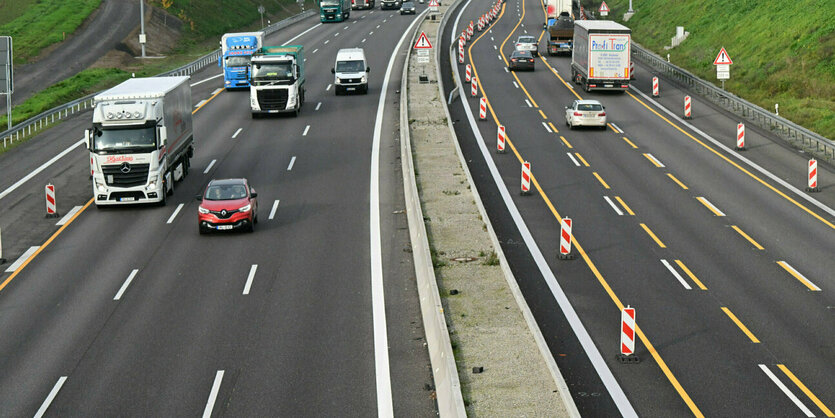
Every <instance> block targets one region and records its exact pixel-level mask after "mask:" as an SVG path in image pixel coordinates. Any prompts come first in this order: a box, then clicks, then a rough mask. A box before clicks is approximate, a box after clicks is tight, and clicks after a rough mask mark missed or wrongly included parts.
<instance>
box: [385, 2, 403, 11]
mask: <svg viewBox="0 0 835 418" xmlns="http://www.w3.org/2000/svg"><path fill="white" fill-rule="evenodd" d="M400 3H401V2H400V0H382V1H381V2H380V10H386V9H398V8H400Z"/></svg>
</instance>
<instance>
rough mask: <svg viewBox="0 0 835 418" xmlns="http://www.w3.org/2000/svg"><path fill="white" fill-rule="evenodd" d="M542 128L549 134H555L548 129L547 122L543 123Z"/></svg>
mask: <svg viewBox="0 0 835 418" xmlns="http://www.w3.org/2000/svg"><path fill="white" fill-rule="evenodd" d="M542 127H543V128H545V130H546V131H548V133H549V134H552V133H554V131H552V130H551V128H550V127H548V124H546V123H545V122H542Z"/></svg>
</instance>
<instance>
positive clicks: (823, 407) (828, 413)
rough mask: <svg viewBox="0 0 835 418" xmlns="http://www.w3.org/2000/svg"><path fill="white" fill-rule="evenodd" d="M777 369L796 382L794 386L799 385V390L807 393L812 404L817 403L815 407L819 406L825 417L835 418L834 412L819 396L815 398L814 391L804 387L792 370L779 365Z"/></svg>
mask: <svg viewBox="0 0 835 418" xmlns="http://www.w3.org/2000/svg"><path fill="white" fill-rule="evenodd" d="M777 368H778V369H780V370H782V371H783V373H784V374H785V375H786V376H788V378H789V379H791V381H792V382H794V384H795V385H797V387H798V388H799V389H800V390H801V391H802V392H803V393H805V394H806V396H808V397H809V399H811V400H812V402H814V403H815V405H817V406H818V408H820V410H821V411H822V412H823V413H824V415H826V416H828V417H835V414H833V413H832V410H830V409H829V408H827V407H826V405H824V403H823V402H821V400H820V399H818V397H817V396H815V394H814V393H812V391H811V390H809V388H807V387H806V385H804V384H803V382H801V381H800V379H798V378H797V376H795V375H794V373H792V372H791V370H789V369H788V368H787V367H786V366H785V365H783V364H778V365H777Z"/></svg>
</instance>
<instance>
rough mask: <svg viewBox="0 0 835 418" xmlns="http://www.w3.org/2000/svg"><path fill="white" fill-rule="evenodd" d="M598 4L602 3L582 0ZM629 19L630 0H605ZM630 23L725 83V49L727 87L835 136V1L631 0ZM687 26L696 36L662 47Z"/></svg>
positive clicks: (673, 56) (657, 47)
mask: <svg viewBox="0 0 835 418" xmlns="http://www.w3.org/2000/svg"><path fill="white" fill-rule="evenodd" d="M582 3H583V5H584V7H586V8H588V9H589V10H595V11H596V10H597V9H598V8H599V7H600V1H599V0H595V1H588V0H582ZM606 4H607V5H609V8H610V9H611V10H612V12H611V13H610V15H609V16H610V17H611V18H614V19H615V20H617V21H620V22H622V23H623V20H622V18H623V13H624V12H626V10H627V9H628V8H629V0H607V1H606ZM633 8H634V9H635V11H636V13H635V15H634V16H633V17H632V18H631V19H630V20H629V22H625V23H624V24H625V25H627V26H629V27H630V28H632V32H633V37H634V39H635V41H636V42H638V43H639V44H641V45H643V46H644V47H647V48H650V49H651V50H653V51H655V52H656V53H657V54H659V55H661V56H666V54H668V53H669V54H670V61H671V62H672V63H674V64H676V65H678V66H680V67H683V68H685V69H687V70H688V71H691V72H693V73H694V74H696V75H698V76H699V77H700V78H702V79H704V80H708V81H710V82H713V83H714V84H717V85H719V84H720V83H719V82H718V81H717V80H716V68H715V67H714V65H713V60H714V58H716V55H717V54H718V53H719V49H720V48H721V47H723V46H724V47H725V49H726V50H727V51H728V54H729V55H730V57H731V59H732V60H733V62H734V64H733V65H731V79H730V80H728V81H726V82H725V88H726V90H729V91H731V92H733V93H734V94H736V95H738V96H740V97H743V98H745V99H746V100H748V101H750V102H752V103H756V104H757V105H759V106H761V107H763V108H764V109H766V110H771V111H773V110H774V104H775V103H779V104H780V116H783V117H785V118H787V119H789V120H792V121H794V122H795V123H798V124H800V125H803V126H805V127H807V128H809V129H811V130H812V131H815V132H817V133H819V134H821V135H823V136H825V137H827V138H830V139H835V1H833V0H792V1H786V0H633ZM676 26H684V30H686V31H688V32H690V36H689V37H688V38H687V40H685V41H684V42H683V43H682V44H681V45H680V46H678V47H676V48H673V49H671V50H664V46H665V45H670V38H672V37H673V36H674V35H675V30H676Z"/></svg>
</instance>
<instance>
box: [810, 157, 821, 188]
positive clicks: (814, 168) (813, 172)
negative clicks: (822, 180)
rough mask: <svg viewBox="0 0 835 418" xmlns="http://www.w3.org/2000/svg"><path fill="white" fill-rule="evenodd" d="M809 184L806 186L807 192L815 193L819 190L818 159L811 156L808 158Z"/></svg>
mask: <svg viewBox="0 0 835 418" xmlns="http://www.w3.org/2000/svg"><path fill="white" fill-rule="evenodd" d="M808 179H809V185H808V186H807V187H806V191H807V192H811V193H817V192H819V191H821V189H820V187H818V160H816V159H814V158H812V159H811V160H809V174H808Z"/></svg>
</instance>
